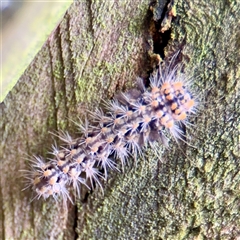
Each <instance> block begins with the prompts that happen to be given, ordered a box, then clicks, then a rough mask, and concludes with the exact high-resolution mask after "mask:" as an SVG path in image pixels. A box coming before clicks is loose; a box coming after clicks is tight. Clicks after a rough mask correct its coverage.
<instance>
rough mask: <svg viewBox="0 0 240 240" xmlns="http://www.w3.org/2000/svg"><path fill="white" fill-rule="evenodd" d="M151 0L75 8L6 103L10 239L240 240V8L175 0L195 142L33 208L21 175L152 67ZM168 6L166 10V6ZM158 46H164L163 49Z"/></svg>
mask: <svg viewBox="0 0 240 240" xmlns="http://www.w3.org/2000/svg"><path fill="white" fill-rule="evenodd" d="M148 4H149V2H148V1H144V0H138V1H131V2H129V1H117V0H116V1H113V0H109V1H104V2H102V1H87V0H85V1H84V0H81V1H80V2H75V3H74V4H73V5H72V6H71V8H70V9H69V10H68V12H67V13H66V15H65V17H64V19H63V20H62V22H61V23H60V25H59V26H58V27H57V28H56V29H55V30H54V31H53V33H52V34H51V36H50V37H49V39H48V41H47V42H46V44H45V45H44V46H43V48H42V49H41V51H40V52H39V53H38V54H37V56H36V57H35V59H34V60H33V62H32V63H31V64H30V66H29V67H28V68H27V69H26V71H25V73H24V74H23V76H22V77H21V78H20V79H19V81H18V83H17V85H16V86H15V88H14V89H13V90H12V91H11V93H9V95H8V96H7V98H6V99H5V101H4V102H3V103H2V104H1V114H2V116H1V136H2V141H1V149H0V152H1V164H0V168H1V169H0V172H1V191H0V206H1V211H0V214H1V215H0V220H1V228H0V229H1V233H0V234H1V236H2V238H3V239H76V238H78V239H239V238H240V227H239V226H240V217H239V206H240V201H239V189H240V173H239V167H240V164H239V156H240V153H239V152H240V151H239V128H240V125H239V117H240V100H239V97H240V94H239V90H240V82H239V81H240V69H239V66H238V65H239V61H240V57H239V56H240V54H239V49H240V30H239V24H240V22H239V16H240V4H239V3H237V1H230V0H229V1H220V0H219V1H216V0H210V1H206V2H205V1H197V0H194V1H192V0H187V1H186V0H179V1H176V7H177V18H176V19H175V20H174V22H173V25H172V28H171V39H170V40H169V42H168V45H167V47H166V52H168V51H172V49H175V50H178V47H179V46H181V49H183V50H182V53H181V56H182V62H183V64H184V71H185V72H186V73H188V74H189V75H191V76H196V77H195V78H194V79H193V88H194V89H195V90H196V91H197V92H199V93H200V96H199V112H198V115H197V117H196V118H194V119H192V123H193V124H194V125H193V126H190V127H188V128H187V129H186V134H187V138H188V139H187V141H188V142H189V143H190V144H191V145H193V146H194V147H192V146H190V145H187V144H176V142H174V140H173V141H172V142H171V143H172V144H171V146H170V148H169V149H164V148H163V147H161V146H159V153H158V154H156V153H154V152H153V151H152V150H151V149H148V150H146V155H145V159H138V162H137V166H135V164H134V163H133V161H131V160H129V166H128V167H126V168H125V172H124V173H122V174H121V173H111V174H110V176H109V181H108V183H107V184H105V186H104V189H105V193H104V196H103V195H102V194H101V193H100V191H98V190H96V191H94V192H93V193H87V194H86V193H85V195H84V194H83V199H81V201H79V202H77V204H76V206H73V205H71V204H69V205H68V207H67V208H65V207H64V206H63V205H62V203H61V202H59V203H55V202H54V200H51V199H49V200H47V201H43V200H39V201H37V200H36V201H33V202H32V203H30V199H31V190H30V189H28V190H26V191H23V192H22V191H21V189H22V188H24V183H23V182H22V174H21V172H19V170H20V169H27V168H28V167H27V161H26V158H28V156H27V155H32V154H36V155H38V154H40V155H43V156H48V154H47V152H48V150H49V149H50V147H51V145H52V144H53V143H54V140H53V138H52V137H51V135H50V134H49V131H52V132H53V131H59V130H60V129H63V130H65V129H67V130H68V131H69V132H70V133H72V134H73V135H75V136H77V129H76V127H75V126H74V124H73V123H72V122H71V121H69V119H73V120H74V121H77V118H78V117H80V118H84V114H85V112H86V109H90V110H92V109H94V108H95V107H96V106H98V105H99V102H100V100H101V99H109V98H111V97H112V96H113V95H114V93H115V92H116V91H117V90H122V89H123V88H129V87H131V85H133V84H134V82H135V79H136V77H137V76H146V72H147V70H149V69H148V65H147V63H148V61H147V58H148V56H147V50H148V44H147V40H148V37H149V32H148V28H149V26H150V24H147V22H148V21H150V18H149V17H148V16H147V10H148ZM160 5H161V4H160ZM156 44H158V43H156V42H155V45H156Z"/></svg>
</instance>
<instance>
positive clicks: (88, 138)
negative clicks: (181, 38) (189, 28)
mask: <svg viewBox="0 0 240 240" xmlns="http://www.w3.org/2000/svg"><path fill="white" fill-rule="evenodd" d="M178 69H179V66H178V65H176V66H175V67H174V68H171V64H170V66H169V67H168V68H166V70H163V69H162V68H161V67H159V69H158V71H157V73H155V74H153V75H152V76H151V77H150V79H149V80H150V88H149V89H148V88H146V87H145V86H144V84H143V83H142V81H140V82H139V87H138V88H136V89H132V90H130V91H128V92H126V93H121V94H119V95H118V97H116V98H115V99H113V100H112V101H109V102H105V107H106V111H105V113H104V112H103V110H102V109H98V110H96V111H95V112H92V113H90V115H91V117H92V122H93V123H95V124H93V125H89V123H88V121H86V123H85V124H84V125H83V124H78V126H79V128H80V129H81V132H82V136H81V137H79V138H77V139H72V137H71V136H70V135H69V134H68V133H64V132H62V133H61V134H60V135H59V136H58V137H59V138H60V139H61V140H62V141H63V142H65V144H66V145H67V146H65V147H61V148H57V147H56V146H54V147H53V151H52V154H53V155H54V157H53V159H51V160H50V161H49V162H45V160H44V159H42V158H41V157H36V156H35V157H34V160H32V161H31V163H32V164H31V168H32V169H31V171H27V177H26V178H27V181H28V186H27V187H26V188H28V187H32V188H33V190H34V191H35V192H36V196H35V198H40V197H43V198H44V199H46V198H48V197H49V196H53V197H54V198H55V199H56V198H57V197H58V196H59V195H61V196H62V197H63V199H64V201H66V200H67V199H70V200H71V198H70V196H69V192H68V189H67V187H68V185H72V186H73V188H74V189H75V191H76V193H77V195H79V193H80V187H81V185H82V184H83V185H86V186H87V187H88V188H89V186H88V184H87V182H90V184H91V187H93V183H96V184H98V185H99V186H100V187H101V182H100V180H99V178H103V179H106V178H107V171H108V169H117V165H116V163H115V162H114V160H113V159H120V160H121V163H122V166H124V165H125V161H126V159H127V158H128V157H129V156H130V155H133V156H134V157H135V158H136V157H138V156H139V155H141V154H142V147H143V146H145V145H146V144H148V143H151V142H154V141H161V142H162V143H163V144H164V145H167V137H166V136H165V134H164V132H165V131H166V130H167V131H168V132H170V134H171V135H173V136H174V138H175V139H182V140H183V137H184V134H183V132H182V130H181V128H180V124H185V125H186V124H188V116H189V115H190V114H192V113H193V114H194V113H195V112H196V105H197V103H196V96H195V94H193V93H192V92H191V90H190V87H191V86H190V81H187V80H186V77H185V76H183V75H179V76H177V71H178ZM99 169H103V171H104V174H102V173H101V172H100V171H99ZM101 188H102V187H101Z"/></svg>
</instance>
